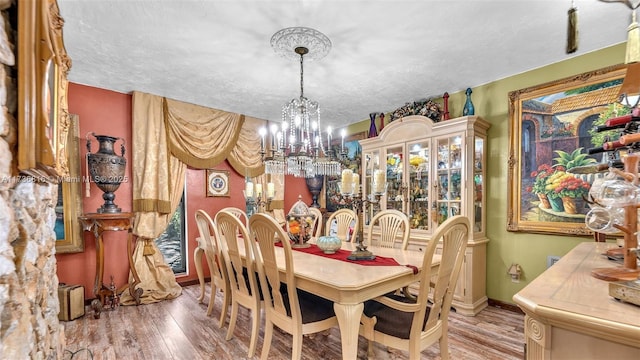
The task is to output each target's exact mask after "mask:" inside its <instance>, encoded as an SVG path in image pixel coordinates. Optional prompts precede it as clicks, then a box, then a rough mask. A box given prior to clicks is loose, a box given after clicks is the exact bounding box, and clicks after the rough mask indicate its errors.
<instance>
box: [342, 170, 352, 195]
mask: <svg viewBox="0 0 640 360" xmlns="http://www.w3.org/2000/svg"><path fill="white" fill-rule="evenodd" d="M340 192H341V193H343V194H352V193H353V171H351V169H344V170H342V179H341V183H340Z"/></svg>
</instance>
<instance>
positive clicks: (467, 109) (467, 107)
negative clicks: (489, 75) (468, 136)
mask: <svg viewBox="0 0 640 360" xmlns="http://www.w3.org/2000/svg"><path fill="white" fill-rule="evenodd" d="M471 93H472V91H471V88H467V91H466V94H467V102H466V103H465V104H464V108H463V109H462V116H467V115H473V114H475V112H476V111H475V108H474V107H473V103H472V102H471Z"/></svg>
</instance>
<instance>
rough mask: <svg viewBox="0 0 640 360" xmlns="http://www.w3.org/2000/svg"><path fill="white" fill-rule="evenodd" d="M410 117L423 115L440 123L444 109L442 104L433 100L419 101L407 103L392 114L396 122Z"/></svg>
mask: <svg viewBox="0 0 640 360" xmlns="http://www.w3.org/2000/svg"><path fill="white" fill-rule="evenodd" d="M409 115H422V116H426V117H428V118H429V119H431V120H433V122H439V121H440V120H442V109H441V108H440V104H438V103H436V102H434V101H433V100H426V99H425V100H418V101H415V102H412V103H405V104H404V105H403V106H401V107H399V108H397V109H396V110H394V111H393V112H392V113H391V119H390V120H389V121H394V120H397V119H400V118H402V117H405V116H409Z"/></svg>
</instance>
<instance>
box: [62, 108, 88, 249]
mask: <svg viewBox="0 0 640 360" xmlns="http://www.w3.org/2000/svg"><path fill="white" fill-rule="evenodd" d="M79 127H80V122H79V117H78V115H74V114H72V115H71V116H70V118H69V133H68V136H69V137H68V139H67V146H66V147H65V149H66V150H67V158H68V159H69V161H68V164H69V176H65V177H63V178H61V181H60V183H59V184H58V203H57V205H56V225H55V228H54V229H55V231H56V253H76V252H82V251H84V237H83V233H82V227H81V226H80V221H79V220H78V216H80V215H81V214H82V181H83V178H82V177H81V176H80V155H79V147H80V142H79V135H80V134H79ZM84 180H86V181H88V179H84Z"/></svg>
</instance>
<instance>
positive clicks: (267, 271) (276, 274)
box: [249, 213, 338, 360]
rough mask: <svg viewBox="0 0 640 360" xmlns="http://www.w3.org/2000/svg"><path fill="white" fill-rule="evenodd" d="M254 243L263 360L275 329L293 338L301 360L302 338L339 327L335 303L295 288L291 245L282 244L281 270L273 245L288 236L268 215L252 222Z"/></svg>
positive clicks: (294, 353)
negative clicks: (260, 291) (262, 321)
mask: <svg viewBox="0 0 640 360" xmlns="http://www.w3.org/2000/svg"><path fill="white" fill-rule="evenodd" d="M249 229H251V230H250V231H251V236H252V240H255V241H251V243H252V244H253V245H254V246H256V249H255V250H254V252H255V253H256V254H260V255H258V256H256V263H257V268H258V273H259V276H260V283H261V287H262V289H271V291H265V292H264V304H265V309H264V312H265V328H264V343H263V345H262V356H261V359H262V360H266V359H267V358H268V357H269V349H270V348H271V338H272V336H273V327H274V326H277V327H278V328H280V329H281V330H283V331H286V332H287V333H289V334H291V335H292V337H293V340H292V349H291V359H295V360H297V359H300V356H301V355H302V337H303V335H306V334H312V333H317V332H320V331H324V330H327V329H329V328H331V327H333V326H337V325H338V320H337V319H336V316H335V313H334V311H333V302H331V301H329V300H327V299H324V298H321V297H318V296H316V295H313V294H310V293H308V292H305V291H303V290H300V289H298V288H297V286H296V278H295V275H294V267H293V254H292V251H291V244H290V242H289V241H282V242H280V244H282V250H283V252H284V263H285V273H284V274H283V273H281V272H280V269H279V268H278V264H277V258H278V255H276V249H275V245H274V241H275V239H276V234H277V236H278V237H279V238H280V239H287V236H286V234H285V232H284V230H283V229H282V227H281V226H280V225H278V223H277V222H276V221H275V220H274V219H273V218H271V217H270V216H268V215H265V214H260V213H258V214H254V215H252V216H251V218H250V219H249Z"/></svg>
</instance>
